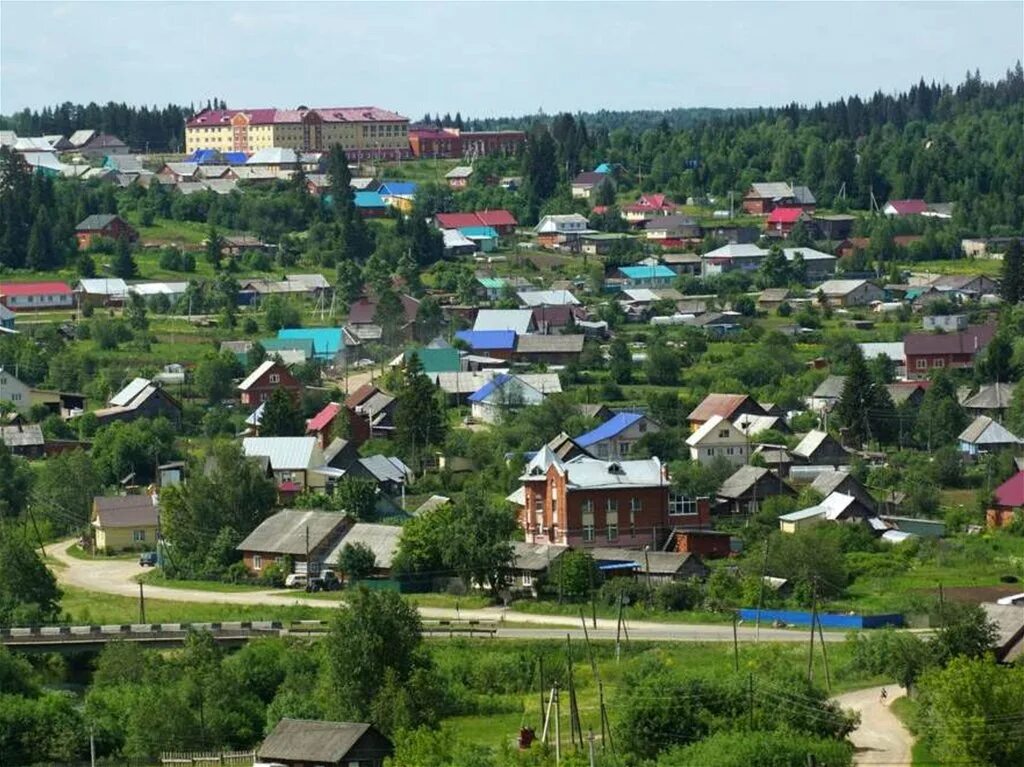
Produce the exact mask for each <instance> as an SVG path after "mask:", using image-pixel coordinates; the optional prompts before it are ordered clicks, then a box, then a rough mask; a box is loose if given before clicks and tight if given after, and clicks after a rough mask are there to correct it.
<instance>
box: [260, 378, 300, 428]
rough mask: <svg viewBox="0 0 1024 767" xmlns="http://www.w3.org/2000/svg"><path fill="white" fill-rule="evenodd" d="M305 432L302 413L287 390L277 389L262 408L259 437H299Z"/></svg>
mask: <svg viewBox="0 0 1024 767" xmlns="http://www.w3.org/2000/svg"><path fill="white" fill-rule="evenodd" d="M305 431H306V423H305V421H304V420H303V418H302V413H301V412H300V411H299V408H298V407H297V406H296V404H295V402H294V400H293V399H292V395H291V394H289V393H288V390H287V389H282V388H277V389H274V391H272V392H271V393H270V398H269V399H268V400H267V403H266V405H264V407H263V418H262V419H261V420H260V435H261V436H263V437H301V436H302V435H303V433H304V432H305Z"/></svg>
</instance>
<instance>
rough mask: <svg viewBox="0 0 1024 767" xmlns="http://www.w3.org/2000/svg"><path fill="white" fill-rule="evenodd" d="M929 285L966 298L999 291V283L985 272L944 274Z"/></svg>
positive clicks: (942, 291) (943, 291) (941, 291)
mask: <svg viewBox="0 0 1024 767" xmlns="http://www.w3.org/2000/svg"><path fill="white" fill-rule="evenodd" d="M929 285H930V287H933V288H935V289H936V290H938V291H939V292H940V293H946V294H949V293H953V294H955V295H957V296H959V297H961V298H965V299H971V298H979V297H981V296H985V295H989V294H991V293H998V292H999V283H998V282H996V281H995V280H993V279H992V278H991V277H987V276H986V275H984V274H948V275H942V276H940V277H936V278H935V279H934V280H932V281H931V282H930V283H929ZM958 329H960V328H958Z"/></svg>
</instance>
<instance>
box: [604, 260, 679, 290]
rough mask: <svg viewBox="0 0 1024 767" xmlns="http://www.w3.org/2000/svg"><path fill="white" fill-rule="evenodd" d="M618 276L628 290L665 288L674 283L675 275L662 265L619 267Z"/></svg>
mask: <svg viewBox="0 0 1024 767" xmlns="http://www.w3.org/2000/svg"><path fill="white" fill-rule="evenodd" d="M618 274H619V276H620V277H621V278H622V279H623V280H625V287H630V288H667V287H670V286H671V285H672V284H673V283H674V282H675V281H676V273H675V272H673V271H672V270H671V269H669V268H668V267H667V266H665V265H664V264H656V265H651V266H620V267H619V269H618Z"/></svg>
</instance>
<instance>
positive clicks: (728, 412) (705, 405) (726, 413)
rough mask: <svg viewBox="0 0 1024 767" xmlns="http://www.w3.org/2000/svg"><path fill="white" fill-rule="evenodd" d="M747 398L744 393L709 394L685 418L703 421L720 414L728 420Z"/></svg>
mask: <svg viewBox="0 0 1024 767" xmlns="http://www.w3.org/2000/svg"><path fill="white" fill-rule="evenodd" d="M747 399H748V397H747V395H746V394H709V395H708V396H706V397H705V398H704V399H703V400H702V401H701V403H700V404H699V405H697V407H695V408H694V409H693V412H692V413H690V415H689V416H687V419H688V420H690V421H694V422H697V423H704V422H706V421H709V420H711V417H712V416H716V415H720V416H722V418H725V419H726V420H729V418H730V417H731V416H732V414H733V413H735V412H736V409H737V408H738V407H739V406H740V405H742V404H743V403H744V402H746V401H747Z"/></svg>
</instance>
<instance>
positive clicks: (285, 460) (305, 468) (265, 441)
mask: <svg viewBox="0 0 1024 767" xmlns="http://www.w3.org/2000/svg"><path fill="white" fill-rule="evenodd" d="M242 452H244V453H245V454H246V456H248V457H250V458H252V457H256V456H265V457H266V458H268V459H270V468H271V471H273V473H274V480H275V484H276V485H277V487H278V490H279V491H281V492H283V493H298V492H302V491H303V490H304V489H306V488H309V489H312V490H322V489H323V488H325V487H326V486H327V477H326V475H325V474H323V473H322V472H321V471H318V470H322V469H323V468H324V467H325V465H326V464H325V462H324V452H323V448H321V447H320V443H319V442H318V441H317V438H316V437H245V438H244V439H243V440H242Z"/></svg>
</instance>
